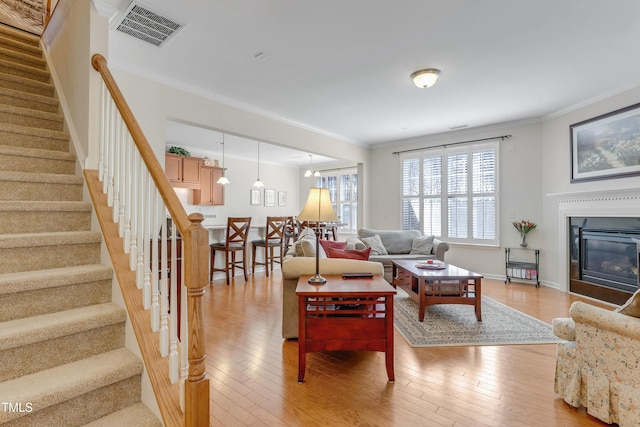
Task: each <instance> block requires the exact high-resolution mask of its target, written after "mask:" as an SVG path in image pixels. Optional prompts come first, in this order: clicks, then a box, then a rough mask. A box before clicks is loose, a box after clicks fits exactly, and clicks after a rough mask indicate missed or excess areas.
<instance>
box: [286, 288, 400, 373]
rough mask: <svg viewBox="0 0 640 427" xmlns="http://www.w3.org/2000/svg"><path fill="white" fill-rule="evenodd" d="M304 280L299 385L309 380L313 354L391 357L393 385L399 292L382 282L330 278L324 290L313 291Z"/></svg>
mask: <svg viewBox="0 0 640 427" xmlns="http://www.w3.org/2000/svg"><path fill="white" fill-rule="evenodd" d="M310 277H311V276H300V278H299V279H298V287H297V288H296V295H298V328H299V332H298V382H302V381H303V380H304V374H305V369H306V363H307V353H311V352H314V351H341V350H369V351H381V352H385V365H386V369H387V376H388V377H389V381H395V375H394V368H393V296H394V295H395V294H396V290H395V289H394V288H393V286H391V285H390V284H389V283H387V281H386V280H384V278H383V277H382V276H374V277H373V278H371V279H343V278H342V276H324V277H325V278H326V279H327V283H325V284H324V285H310V284H309V283H308V280H309V278H310Z"/></svg>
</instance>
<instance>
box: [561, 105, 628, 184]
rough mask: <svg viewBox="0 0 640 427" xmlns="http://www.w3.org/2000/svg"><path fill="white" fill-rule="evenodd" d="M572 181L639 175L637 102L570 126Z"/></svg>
mask: <svg viewBox="0 0 640 427" xmlns="http://www.w3.org/2000/svg"><path fill="white" fill-rule="evenodd" d="M570 132H571V182H572V183H574V182H580V181H591V180H596V179H610V178H622V177H628V176H633V175H640V104H635V105H631V106H629V107H626V108H622V109H620V110H616V111H613V112H611V113H608V114H604V115H602V116H598V117H594V118H593V119H589V120H585V121H582V122H580V123H576V124H573V125H571V126H570Z"/></svg>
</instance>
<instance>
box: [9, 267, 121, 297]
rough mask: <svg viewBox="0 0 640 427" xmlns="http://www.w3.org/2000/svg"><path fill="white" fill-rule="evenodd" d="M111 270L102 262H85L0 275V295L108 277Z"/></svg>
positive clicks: (110, 274)
mask: <svg viewBox="0 0 640 427" xmlns="http://www.w3.org/2000/svg"><path fill="white" fill-rule="evenodd" d="M112 273H113V270H112V269H111V268H110V267H107V266H105V265H102V264H87V265H78V266H72V267H62V268H51V269H47V270H35V271H21V272H18V273H7V274H1V275H0V295H2V294H11V293H14V292H25V291H32V290H36V289H44V288H54V287H58V286H67V285H73V284H77V283H84V282H89V281H96V280H106V279H110V278H111V276H112Z"/></svg>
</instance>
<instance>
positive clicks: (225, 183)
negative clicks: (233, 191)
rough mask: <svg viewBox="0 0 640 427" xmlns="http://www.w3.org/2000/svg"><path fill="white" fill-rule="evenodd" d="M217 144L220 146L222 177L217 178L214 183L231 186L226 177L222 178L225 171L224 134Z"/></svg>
mask: <svg viewBox="0 0 640 427" xmlns="http://www.w3.org/2000/svg"><path fill="white" fill-rule="evenodd" d="M218 144H222V176H221V177H220V178H218V180H217V181H216V183H217V184H222V185H227V184H231V181H229V179H228V178H227V177H226V176H224V173H225V171H226V170H227V169H226V168H225V167H224V133H223V134H222V142H218Z"/></svg>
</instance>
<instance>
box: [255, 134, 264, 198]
mask: <svg viewBox="0 0 640 427" xmlns="http://www.w3.org/2000/svg"><path fill="white" fill-rule="evenodd" d="M253 186H254V187H255V188H262V187H264V183H263V182H262V181H260V141H258V179H256V182H254V183H253Z"/></svg>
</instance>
